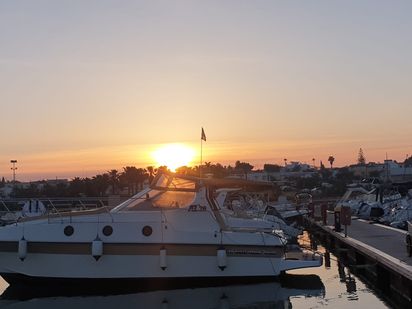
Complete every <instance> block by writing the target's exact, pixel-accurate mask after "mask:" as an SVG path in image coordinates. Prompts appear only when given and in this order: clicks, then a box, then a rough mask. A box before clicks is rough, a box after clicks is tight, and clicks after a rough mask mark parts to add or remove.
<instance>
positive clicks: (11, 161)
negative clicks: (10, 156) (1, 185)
mask: <svg viewBox="0 0 412 309" xmlns="http://www.w3.org/2000/svg"><path fill="white" fill-rule="evenodd" d="M10 163H11V164H13V167H12V168H11V170H12V171H13V183H14V184H15V183H16V170H17V167H16V163H17V160H10Z"/></svg>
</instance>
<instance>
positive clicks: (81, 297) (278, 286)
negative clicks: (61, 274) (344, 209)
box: [0, 233, 387, 309]
mask: <svg viewBox="0 0 412 309" xmlns="http://www.w3.org/2000/svg"><path fill="white" fill-rule="evenodd" d="M300 242H301V245H304V246H308V247H309V248H312V249H316V250H317V251H318V252H320V253H323V254H324V261H325V263H324V266H323V267H317V268H308V269H298V270H294V271H289V272H288V274H287V275H285V276H283V277H281V278H279V280H278V281H276V282H268V283H255V284H245V285H241V282H239V281H237V282H236V285H227V286H205V285H204V284H203V285H194V284H193V282H192V283H190V284H186V286H185V285H179V286H176V285H175V284H174V283H173V285H170V284H169V283H166V284H162V285H161V286H159V285H145V286H139V287H138V288H134V287H133V285H131V286H128V288H127V290H124V288H122V289H118V290H114V288H115V287H110V290H109V291H100V290H99V293H97V294H96V292H95V291H93V290H91V291H85V290H84V289H81V290H78V289H74V290H69V289H67V288H63V289H62V288H57V289H53V290H51V289H50V288H46V289H45V288H40V287H38V288H33V287H31V288H26V289H21V288H16V287H7V283H5V282H4V281H3V282H2V281H1V279H0V293H1V291H2V290H4V289H5V290H4V292H3V294H2V295H1V296H0V307H3V308H45V309H47V308H52V307H53V309H55V308H59V309H64V308H75V307H78V308H76V309H81V308H85V307H91V308H95V307H98V308H99V309H100V308H113V307H115V308H116V307H117V308H132V307H133V308H159V309H168V308H195V309H202V308H208V309H212V308H216V309H219V308H225V309H227V308H253V309H259V308H265V309H266V308H282V309H286V308H288V309H289V308H293V309H296V308H302V309H303V308H305V309H306V308H321V307H326V306H328V307H330V306H333V308H334V309H336V308H348V307H350V306H356V307H359V308H373V309H378V308H386V307H387V305H386V304H385V302H384V301H383V300H382V299H381V298H380V296H379V294H375V293H374V292H373V290H371V289H370V288H369V287H368V286H367V285H366V284H365V283H364V282H362V280H360V279H359V278H358V277H357V276H356V275H354V274H353V273H352V272H351V271H350V268H348V267H347V265H346V264H345V261H346V259H345V252H339V253H338V255H339V256H340V257H337V256H335V255H334V254H333V253H331V252H329V251H328V250H327V249H326V248H324V247H323V246H322V245H321V243H320V242H319V241H318V240H317V239H316V238H315V237H310V235H309V234H307V233H305V234H304V235H303V236H302V238H301V240H300ZM308 274H312V275H308ZM243 282H247V281H246V280H243ZM114 294H117V295H114Z"/></svg>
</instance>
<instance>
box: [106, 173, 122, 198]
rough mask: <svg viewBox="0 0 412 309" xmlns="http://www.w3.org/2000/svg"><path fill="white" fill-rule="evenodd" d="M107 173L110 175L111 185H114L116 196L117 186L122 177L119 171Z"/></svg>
mask: <svg viewBox="0 0 412 309" xmlns="http://www.w3.org/2000/svg"><path fill="white" fill-rule="evenodd" d="M107 173H108V174H109V178H110V183H111V185H112V194H115V192H116V186H117V185H118V183H119V177H120V175H119V173H118V171H117V170H110V171H107Z"/></svg>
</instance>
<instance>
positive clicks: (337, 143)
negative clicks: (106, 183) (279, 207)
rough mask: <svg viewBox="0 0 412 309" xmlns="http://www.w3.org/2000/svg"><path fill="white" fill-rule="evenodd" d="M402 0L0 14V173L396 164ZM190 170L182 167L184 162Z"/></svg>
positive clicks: (404, 100) (71, 4) (409, 12)
mask: <svg viewBox="0 0 412 309" xmlns="http://www.w3.org/2000/svg"><path fill="white" fill-rule="evenodd" d="M411 29H412V2H411V1H400V0H398V1H397V0H394V1H380V0H370V1H369V0H362V1H359V0H347V1H330V0H324V1H321V0H319V1H269V0H268V1H260V0H256V1H242V0H231V1H229V0H227V1H224V0H223V1H222V0H216V1H214V0H208V1H196V0H192V1H189V0H187V1H183V0H182V1H179V0H176V1H155V0H150V1H115V0H112V1H107V0H95V1H87V0H60V1H54V0H37V1H30V0H26V1H20V0H13V1H11V0H10V1H1V2H0V134H1V136H2V138H1V144H0V177H1V176H4V177H6V179H10V178H11V170H10V167H11V165H10V160H11V159H16V160H18V164H17V166H18V170H17V178H18V179H20V180H35V179H43V178H55V177H58V178H67V177H69V178H70V177H74V176H80V177H86V176H93V175H95V174H96V173H101V172H105V171H107V170H108V169H112V168H116V169H119V170H120V169H121V168H122V167H123V166H129V165H135V166H138V167H145V166H148V165H153V164H155V162H154V161H153V158H152V156H151V155H150V154H151V153H152V152H153V151H154V150H155V149H156V148H158V147H159V146H160V145H163V144H168V143H182V144H185V145H188V146H190V147H193V148H194V149H195V150H196V153H197V155H196V156H197V157H196V158H195V161H196V162H198V160H199V158H198V157H199V148H200V128H201V127H202V126H203V127H204V129H205V133H206V136H207V141H206V142H205V143H204V144H203V159H204V161H209V162H221V163H223V164H232V165H233V164H234V162H235V161H236V160H241V161H247V162H250V163H251V164H252V165H254V166H255V167H256V168H261V167H262V166H263V164H265V163H277V164H282V163H283V159H284V158H287V159H288V161H301V162H307V163H311V162H312V158H315V159H316V162H317V164H319V161H320V160H322V161H323V162H327V158H328V156H329V155H333V156H334V157H335V165H336V166H344V165H347V164H351V163H355V162H356V159H357V155H358V151H359V148H362V149H363V151H364V154H365V156H366V159H367V161H375V162H382V161H383V160H384V159H385V158H386V156H388V158H391V159H395V160H398V161H403V160H404V159H405V157H406V156H407V155H409V154H411V155H412V141H411V138H410V132H412V121H411V115H412V102H411V101H412V100H411V99H412V93H411V91H412V87H411V80H412V35H411ZM196 162H195V164H196Z"/></svg>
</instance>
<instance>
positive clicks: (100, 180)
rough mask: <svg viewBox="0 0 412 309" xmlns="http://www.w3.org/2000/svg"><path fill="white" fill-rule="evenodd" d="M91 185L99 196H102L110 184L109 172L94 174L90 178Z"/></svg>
mask: <svg viewBox="0 0 412 309" xmlns="http://www.w3.org/2000/svg"><path fill="white" fill-rule="evenodd" d="M92 183H93V187H94V188H95V189H96V190H97V193H98V195H99V196H103V195H104V192H105V191H106V189H107V187H108V186H109V185H110V177H109V174H107V173H104V174H102V175H96V176H94V177H93V178H92Z"/></svg>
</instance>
